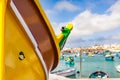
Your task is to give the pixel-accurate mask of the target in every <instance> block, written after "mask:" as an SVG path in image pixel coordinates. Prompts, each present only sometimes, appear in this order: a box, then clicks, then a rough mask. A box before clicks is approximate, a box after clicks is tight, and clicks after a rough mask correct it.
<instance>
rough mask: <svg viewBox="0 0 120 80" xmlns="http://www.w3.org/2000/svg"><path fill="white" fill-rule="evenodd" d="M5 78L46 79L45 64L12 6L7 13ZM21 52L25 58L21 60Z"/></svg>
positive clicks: (6, 79)
mask: <svg viewBox="0 0 120 80" xmlns="http://www.w3.org/2000/svg"><path fill="white" fill-rule="evenodd" d="M4 42H5V43H4V46H5V47H4V53H5V77H4V78H5V80H45V79H46V75H45V72H44V69H43V65H42V64H41V61H40V60H39V58H38V56H37V54H36V52H35V50H34V47H33V45H32V43H31V41H30V40H29V38H28V36H27V34H26V32H25V31H24V29H23V28H22V26H21V24H20V23H19V21H18V19H17V17H16V16H15V15H14V14H13V12H12V10H11V8H8V7H7V9H6V13H5V40H4ZM20 52H23V53H24V56H25V58H22V59H23V60H20V59H19V57H21V55H19V53H20Z"/></svg>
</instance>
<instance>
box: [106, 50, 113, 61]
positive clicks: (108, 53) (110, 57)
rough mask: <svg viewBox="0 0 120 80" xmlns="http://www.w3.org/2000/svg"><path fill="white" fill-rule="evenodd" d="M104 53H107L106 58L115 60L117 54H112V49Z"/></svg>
mask: <svg viewBox="0 0 120 80" xmlns="http://www.w3.org/2000/svg"><path fill="white" fill-rule="evenodd" d="M104 53H105V60H107V61H114V57H115V56H114V55H113V54H112V52H111V51H110V50H106V51H105V52H104Z"/></svg>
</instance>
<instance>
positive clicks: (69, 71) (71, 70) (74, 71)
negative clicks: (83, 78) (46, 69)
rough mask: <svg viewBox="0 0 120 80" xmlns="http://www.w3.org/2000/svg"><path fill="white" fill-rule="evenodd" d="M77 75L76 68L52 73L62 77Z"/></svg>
mask: <svg viewBox="0 0 120 80" xmlns="http://www.w3.org/2000/svg"><path fill="white" fill-rule="evenodd" d="M75 73H76V69H75V68H66V69H62V70H58V71H53V72H51V74H57V75H61V76H71V75H75Z"/></svg>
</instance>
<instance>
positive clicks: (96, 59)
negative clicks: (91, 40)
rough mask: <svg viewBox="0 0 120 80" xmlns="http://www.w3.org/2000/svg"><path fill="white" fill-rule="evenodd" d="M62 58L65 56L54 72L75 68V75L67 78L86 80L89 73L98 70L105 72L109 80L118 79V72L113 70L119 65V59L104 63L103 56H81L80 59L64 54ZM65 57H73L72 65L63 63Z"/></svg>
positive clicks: (119, 74)
mask: <svg viewBox="0 0 120 80" xmlns="http://www.w3.org/2000/svg"><path fill="white" fill-rule="evenodd" d="M64 56H65V57H64V59H61V60H60V61H59V64H58V66H57V67H56V69H55V70H54V71H57V70H61V69H65V68H71V67H74V68H76V74H75V75H74V76H69V78H80V77H82V78H88V76H89V75H90V74H91V73H93V72H95V71H99V70H101V71H104V72H106V73H107V74H108V75H109V77H110V78H120V72H117V71H116V68H115V66H117V65H119V64H120V59H119V57H115V58H114V61H106V60H105V57H104V56H103V55H95V56H87V55H82V56H81V57H80V56H75V55H74V54H69V55H66V54H65V55H64ZM67 56H73V58H74V64H73V65H70V64H66V63H65V58H66V57H67ZM80 60H81V61H80ZM80 62H81V68H80ZM80 69H81V70H80ZM77 72H80V73H77ZM80 75H81V76H80Z"/></svg>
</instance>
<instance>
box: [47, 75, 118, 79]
mask: <svg viewBox="0 0 120 80" xmlns="http://www.w3.org/2000/svg"><path fill="white" fill-rule="evenodd" d="M49 80H120V78H106V79H101V78H98V79H93V78H92V79H89V78H81V79H70V78H65V77H62V76H58V75H55V74H50V75H49Z"/></svg>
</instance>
